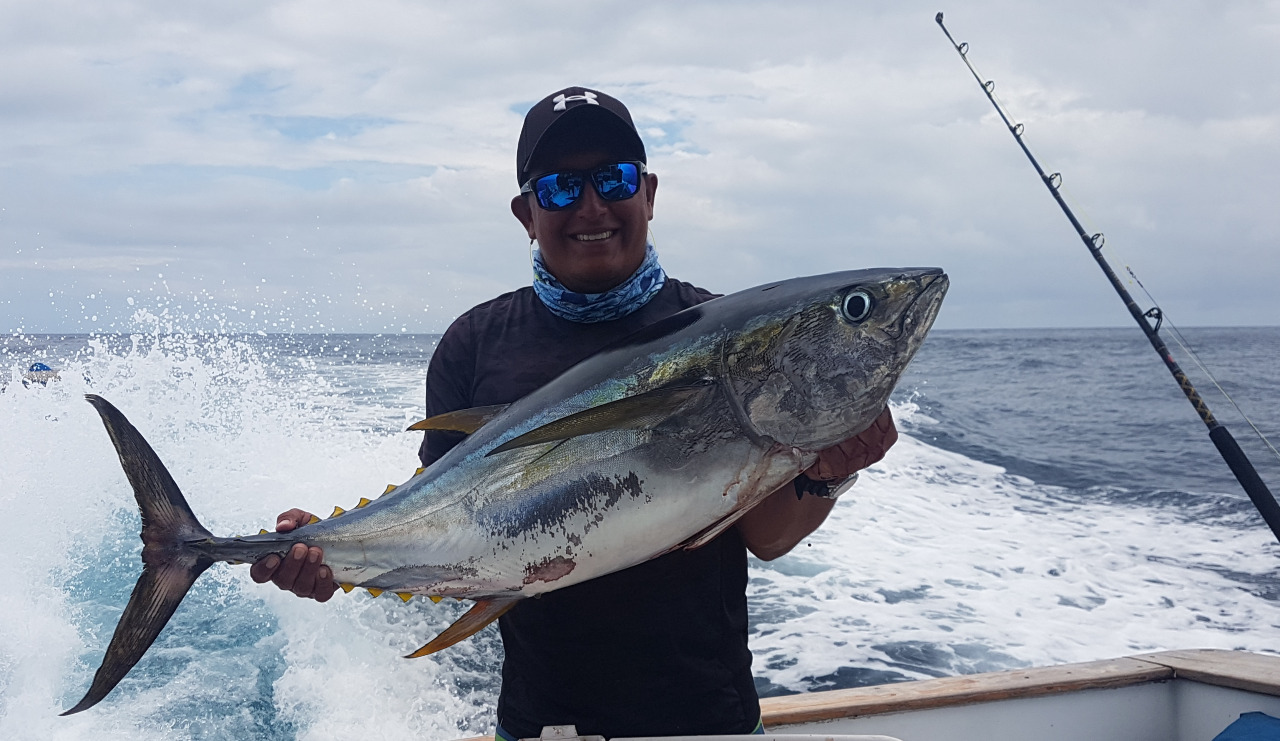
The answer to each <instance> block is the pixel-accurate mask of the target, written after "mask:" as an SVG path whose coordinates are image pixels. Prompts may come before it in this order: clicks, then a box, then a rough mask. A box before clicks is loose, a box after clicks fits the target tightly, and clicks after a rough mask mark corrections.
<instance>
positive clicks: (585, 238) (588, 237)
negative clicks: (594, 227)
mask: <svg viewBox="0 0 1280 741" xmlns="http://www.w3.org/2000/svg"><path fill="white" fill-rule="evenodd" d="M613 233H614V230H613V229H610V230H608V231H604V232H596V233H595V234H575V235H573V238H574V239H576V240H578V241H579V242H597V241H599V240H601V239H608V238H609V237H612V236H613Z"/></svg>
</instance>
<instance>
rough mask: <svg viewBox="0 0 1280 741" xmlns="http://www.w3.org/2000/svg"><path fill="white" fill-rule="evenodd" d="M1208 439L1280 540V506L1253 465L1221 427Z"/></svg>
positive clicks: (1214, 430) (1211, 433)
mask: <svg viewBox="0 0 1280 741" xmlns="http://www.w3.org/2000/svg"><path fill="white" fill-rule="evenodd" d="M1209 439H1210V440H1212V441H1213V444H1214V445H1215V446H1216V447H1217V448H1218V452H1219V453H1221V454H1222V459H1223V460H1225V461H1226V462H1227V465H1228V466H1230V467H1231V473H1234V474H1235V475H1236V480H1238V481H1239V482H1240V485H1241V486H1242V487H1244V490H1245V493H1246V494H1248V495H1249V499H1250V500H1252V501H1253V506H1255V507H1257V508H1258V513H1259V514H1261V515H1262V519H1263V520H1265V521H1266V523H1267V526H1268V527H1270V528H1271V532H1272V533H1275V536H1276V539H1277V540H1280V504H1277V503H1276V499H1275V497H1273V496H1271V491H1270V490H1269V489H1267V485H1266V484H1265V483H1263V482H1262V477H1260V476H1259V475H1258V472H1257V471H1256V470H1255V469H1254V467H1253V464H1252V463H1250V462H1249V459H1248V458H1247V457H1246V456H1245V454H1244V451H1243V450H1241V449H1240V445H1239V444H1237V443H1236V439H1235V438H1234V437H1232V436H1231V433H1230V432H1229V431H1228V430H1227V428H1226V427H1223V426H1222V425H1218V426H1217V427H1214V428H1212V429H1210V430H1209Z"/></svg>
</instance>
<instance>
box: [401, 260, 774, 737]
mask: <svg viewBox="0 0 1280 741" xmlns="http://www.w3.org/2000/svg"><path fill="white" fill-rule="evenodd" d="M711 298H714V294H711V293H708V292H707V291H704V290H702V289H700V288H696V287H694V286H692V285H689V284H688V283H683V282H681V281H677V280H673V279H670V278H668V279H667V282H666V285H665V286H663V288H662V290H661V291H660V292H659V293H658V294H657V295H656V296H654V297H653V299H652V300H651V301H650V302H649V303H648V304H646V305H645V306H643V307H642V308H640V309H639V310H637V311H635V312H634V313H632V314H630V315H628V316H626V317H623V318H622V319H618V320H615V321H611V322H599V323H595V324H579V323H576V322H571V321H568V320H566V319H561V318H560V317H557V316H555V315H554V314H552V313H551V312H550V311H548V310H547V308H546V307H545V306H543V304H542V302H541V301H540V300H539V299H538V297H537V296H536V294H534V292H533V289H532V288H522V289H520V290H518V291H515V292H512V293H508V294H504V295H502V296H499V297H498V298H496V299H494V300H492V301H489V302H487V303H484V304H481V305H479V306H477V307H475V308H474V309H472V310H471V311H468V312H467V313H466V314H463V315H462V316H460V317H458V319H457V320H456V321H455V322H454V323H453V324H452V325H451V326H450V327H449V329H448V330H447V331H446V332H445V334H444V336H443V337H442V338H441V339H440V343H439V345H438V346H437V347H436V351H435V354H434V355H433V356H432V358H431V365H430V367H429V369H428V371H427V415H428V416H431V415H436V414H443V413H445V412H450V411H454V410H457V409H465V408H469V407H479V406H489V405H491V404H507V403H510V402H513V401H516V400H517V399H519V398H521V397H523V396H525V395H526V394H528V393H530V392H532V391H534V390H536V389H538V388H539V387H541V386H543V385H545V384H546V383H547V382H548V381H551V380H552V379H554V378H555V377H556V376H558V375H560V374H561V373H562V372H564V371H565V370H568V369H569V367H571V366H573V365H574V364H576V363H578V362H579V361H581V360H584V359H586V358H588V357H590V356H591V355H594V354H595V353H596V352H598V351H599V350H601V349H602V348H604V347H605V346H606V345H608V344H610V343H611V342H613V341H614V340H617V339H619V338H621V337H624V336H626V335H627V334H630V333H631V332H634V331H636V330H638V329H640V328H642V327H645V326H647V325H649V324H652V323H653V322H655V321H658V320H659V319H662V318H664V317H667V316H669V315H671V314H674V313H675V312H677V311H680V310H681V309H685V308H688V307H690V306H693V305H696V304H699V303H702V302H703V301H707V300H709V299H711ZM461 439H462V436H461V435H458V434H454V433H439V432H429V433H427V435H426V437H425V439H424V440H423V443H422V447H421V449H420V451H419V457H421V459H422V463H423V465H430V464H431V463H432V462H433V461H435V460H437V459H438V458H440V456H442V455H444V454H445V453H446V452H448V450H449V449H450V448H452V447H453V446H454V445H456V444H457V443H458V442H459V441H460V440H461ZM746 585H747V555H746V548H745V547H744V546H743V544H742V538H741V537H740V536H739V535H738V531H737V530H736V529H733V528H731V529H729V530H728V531H726V532H725V533H724V534H723V535H721V536H720V537H718V538H716V539H715V540H714V541H712V542H711V543H709V544H707V545H705V546H703V547H702V548H698V549H697V550H693V551H676V552H674V553H670V554H667V555H665V556H662V557H660V558H656V559H654V560H652V561H648V562H646V563H643V564H640V565H638V566H633V567H631V568H629V569H626V570H623V571H619V572H616V573H613V574H609V575H608V576H603V577H600V578H598V579H593V580H591V581H588V582H583V583H581V584H576V585H574V586H571V587H566V588H564V589H559V590H556V591H553V592H549V593H547V594H544V595H542V596H540V597H536V598H533V599H527V600H523V601H521V602H519V603H518V604H517V605H516V607H515V608H514V609H513V610H511V611H510V612H508V613H507V614H506V615H504V616H503V617H502V618H501V619H500V621H499V626H500V628H501V631H502V644H503V647H504V649H505V652H506V658H505V660H504V661H503V664H502V693H501V695H500V696H499V698H498V722H499V724H500V725H501V726H502V727H503V728H504V729H505V730H506V731H508V732H509V733H511V734H513V735H514V736H515V737H516V738H525V737H530V736H532V737H537V736H538V735H539V733H540V732H541V730H542V727H543V726H544V725H568V724H574V725H576V726H577V727H578V732H579V733H581V734H600V735H603V736H605V737H606V738H609V737H613V736H647V735H654V736H658V735H674V734H690V735H692V734H730V733H750V732H751V731H752V730H753V729H754V728H755V726H756V724H757V722H758V721H759V719H760V702H759V699H758V698H757V696H756V691H755V685H754V682H753V680H752V677H751V652H750V651H749V650H748V649H747V598H746Z"/></svg>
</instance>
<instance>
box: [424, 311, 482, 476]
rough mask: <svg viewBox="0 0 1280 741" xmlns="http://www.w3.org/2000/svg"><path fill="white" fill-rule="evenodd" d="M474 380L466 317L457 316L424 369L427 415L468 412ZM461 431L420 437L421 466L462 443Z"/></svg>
mask: <svg viewBox="0 0 1280 741" xmlns="http://www.w3.org/2000/svg"><path fill="white" fill-rule="evenodd" d="M474 378H475V343H474V338H473V336H472V332H471V318H470V315H468V314H463V315H462V316H460V317H458V319H457V320H456V321H454V323H453V324H451V325H449V329H447V330H445V333H444V335H443V336H442V337H441V338H440V342H439V343H437V344H436V350H435V352H434V353H432V354H431V362H430V364H428V366H427V416H428V417H434V416H435V415H437V414H444V413H445V412H453V411H457V410H459V409H468V408H470V407H471V406H472V402H471V389H472V383H473V380H474ZM465 438H466V435H464V434H462V433H460V432H440V431H435V430H430V431H428V432H426V433H424V434H423V438H422V445H421V446H419V447H418V458H419V459H420V460H421V461H422V465H424V466H429V465H431V464H432V463H435V462H436V461H437V460H439V459H440V457H441V456H443V455H444V454H445V453H448V452H449V451H450V450H451V449H453V446H455V445H457V444H458V443H460V442H462V441H463V440H464V439H465Z"/></svg>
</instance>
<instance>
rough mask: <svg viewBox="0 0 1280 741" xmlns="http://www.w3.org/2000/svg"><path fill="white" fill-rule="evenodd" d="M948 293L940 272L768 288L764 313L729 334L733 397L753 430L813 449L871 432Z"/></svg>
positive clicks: (874, 272) (865, 274)
mask: <svg viewBox="0 0 1280 741" xmlns="http://www.w3.org/2000/svg"><path fill="white" fill-rule="evenodd" d="M948 285H949V282H948V279H947V276H946V274H945V273H943V272H942V270H941V269H939V268H878V269H871V270H857V271H847V272H843V273H832V274H829V275H822V276H815V277H812V278H802V279H797V280H793V281H784V282H782V283H778V284H773V285H772V286H762V287H761V289H759V290H760V291H761V298H762V301H761V304H763V306H762V307H760V308H761V310H760V311H759V312H758V313H757V315H756V316H755V317H754V318H752V319H751V320H749V321H747V322H745V323H744V324H743V325H742V328H741V329H739V330H737V331H731V332H730V333H729V335H728V336H727V337H726V342H725V351H724V365H725V377H726V378H727V379H728V386H729V388H730V393H732V394H733V395H734V396H735V397H736V403H737V405H738V406H739V408H740V409H741V410H742V413H743V414H744V415H745V416H746V417H747V420H748V422H749V427H751V428H753V429H754V431H755V432H756V433H757V434H760V435H762V436H767V437H769V438H772V439H773V440H776V441H777V442H779V443H783V444H786V445H791V446H794V447H797V448H800V449H801V450H806V451H817V450H822V449H824V448H827V447H830V446H832V445H835V444H836V443H838V442H840V441H842V440H846V439H848V438H850V437H853V436H854V435H856V434H858V433H859V432H862V431H863V430H865V429H866V428H867V427H869V426H870V425H871V423H872V422H873V421H875V419H876V417H877V416H879V414H880V412H881V411H882V410H883V409H884V408H885V405H886V404H887V403H888V402H889V395H890V394H891V393H892V392H893V389H894V386H896V385H897V383H898V379H899V378H900V377H901V376H902V373H903V372H904V371H905V370H906V368H907V364H908V363H909V362H910V361H911V358H912V357H913V356H914V355H915V353H916V351H917V350H918V349H919V348H920V345H921V343H922V342H923V341H924V337H925V335H926V334H927V333H928V331H929V328H930V327H932V326H933V321H934V319H935V318H936V317H937V315H938V309H939V308H940V307H941V305H942V299H943V296H945V295H946V292H947V287H948ZM772 291H777V293H776V294H775V295H773V296H770V295H769V294H770V293H771V292H772Z"/></svg>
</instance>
